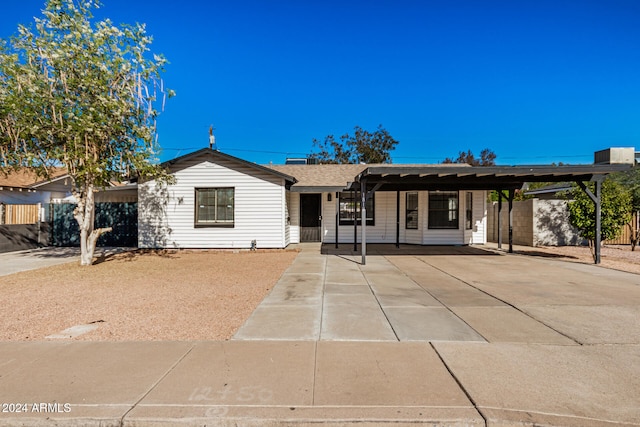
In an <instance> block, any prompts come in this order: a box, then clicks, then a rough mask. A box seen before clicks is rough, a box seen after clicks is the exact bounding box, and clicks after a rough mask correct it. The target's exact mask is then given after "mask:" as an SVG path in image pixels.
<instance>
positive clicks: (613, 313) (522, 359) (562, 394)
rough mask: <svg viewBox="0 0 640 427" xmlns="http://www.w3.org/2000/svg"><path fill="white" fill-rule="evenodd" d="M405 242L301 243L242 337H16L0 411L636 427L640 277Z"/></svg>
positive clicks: (6, 418)
mask: <svg viewBox="0 0 640 427" xmlns="http://www.w3.org/2000/svg"><path fill="white" fill-rule="evenodd" d="M401 249H402V250H400V251H398V250H389V248H388V247H376V246H372V247H371V248H370V256H369V259H368V263H367V265H366V266H361V265H359V264H358V263H357V262H356V261H357V258H358V257H357V255H354V254H352V253H351V252H350V249H349V248H341V249H339V250H338V251H333V250H332V251H331V252H333V253H332V254H321V253H320V248H319V247H313V246H307V247H304V248H303V251H302V252H301V253H300V254H299V256H298V257H297V258H296V260H295V262H294V263H293V265H292V266H291V267H290V268H289V269H288V270H287V272H286V273H285V274H284V275H283V276H282V278H281V280H280V282H279V283H278V284H277V285H276V286H275V287H274V289H273V290H272V292H271V294H270V295H269V296H268V297H267V298H266V299H265V300H264V302H263V303H262V304H261V305H260V306H259V307H258V309H257V310H256V311H255V312H254V314H253V316H252V317H251V318H250V319H249V320H248V321H247V323H246V324H245V325H244V326H243V327H242V328H241V329H240V330H239V331H238V333H237V334H236V336H235V337H234V340H231V341H225V342H144V343H138V342H126V343H118V342H79V341H66V342H61V341H55V342H2V343H0V404H2V405H3V406H2V407H0V425H34V426H35V425H38V426H41V425H100V426H111V425H114V426H121V425H124V426H159V425H163V426H169V425H190V426H191V425H192V426H201V425H207V426H236V425H239V426H264V425H300V426H302V425H312V424H318V423H323V424H325V425H328V426H342V425H348V424H358V425H359V426H377V425H394V426H404V425H406V426H408V425H420V424H424V425H459V426H463V425H464V426H473V425H478V426H480V425H504V426H506V425H524V426H534V425H552V426H607V425H608V426H617V427H619V426H625V425H628V426H632V425H633V426H640V276H638V275H633V274H629V273H623V272H619V271H613V270H607V269H603V268H600V267H597V266H592V265H581V264H573V263H563V262H558V261H554V260H552V259H546V258H534V257H525V256H518V255H499V254H496V253H495V252H494V251H486V250H482V249H478V248H430V249H429V250H426V249H424V248H422V249H421V248H419V247H406V248H401ZM325 252H327V249H326V248H325ZM18 410H21V411H22V412H18Z"/></svg>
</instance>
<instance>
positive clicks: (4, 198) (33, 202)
mask: <svg viewBox="0 0 640 427" xmlns="http://www.w3.org/2000/svg"><path fill="white" fill-rule="evenodd" d="M95 202H96V222H97V223H98V224H99V225H113V226H114V231H113V232H111V233H109V234H108V235H105V236H103V237H101V240H100V241H99V244H100V245H110V246H132V245H136V244H137V202H138V190H137V184H119V183H114V184H113V186H112V187H109V188H108V189H106V190H104V191H103V190H99V191H97V192H96V193H95ZM103 202H108V203H103ZM74 204H75V198H74V197H73V195H72V193H71V179H70V178H69V176H68V175H67V174H66V171H65V170H64V169H58V170H55V171H54V172H53V173H52V177H51V178H50V179H42V177H38V176H37V175H36V174H35V173H33V171H31V170H29V169H21V170H19V171H11V172H9V173H8V174H6V175H5V174H2V173H0V252H6V251H13V250H21V249H31V248H35V247H38V246H43V245H47V244H51V245H55V246H75V245H77V244H78V231H77V223H76V220H75V219H74V218H73V209H74V206H75V205H74Z"/></svg>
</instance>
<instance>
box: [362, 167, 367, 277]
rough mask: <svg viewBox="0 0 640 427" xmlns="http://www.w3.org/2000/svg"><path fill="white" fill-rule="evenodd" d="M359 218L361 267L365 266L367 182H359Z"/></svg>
mask: <svg viewBox="0 0 640 427" xmlns="http://www.w3.org/2000/svg"><path fill="white" fill-rule="evenodd" d="M360 218H361V220H362V223H361V227H362V231H361V233H362V238H361V240H362V241H361V242H360V248H361V250H362V265H366V264H367V180H365V179H363V180H362V181H360Z"/></svg>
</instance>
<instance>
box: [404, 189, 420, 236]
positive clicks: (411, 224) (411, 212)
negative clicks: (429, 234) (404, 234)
mask: <svg viewBox="0 0 640 427" xmlns="http://www.w3.org/2000/svg"><path fill="white" fill-rule="evenodd" d="M406 211H407V212H406V214H407V217H406V221H405V228H407V229H413V230H417V229H418V193H407V200H406Z"/></svg>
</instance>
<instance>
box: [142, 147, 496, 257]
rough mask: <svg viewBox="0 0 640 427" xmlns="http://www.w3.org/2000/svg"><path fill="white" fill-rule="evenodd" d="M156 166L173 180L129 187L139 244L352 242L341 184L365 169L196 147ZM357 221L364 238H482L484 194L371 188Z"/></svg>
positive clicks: (351, 201) (355, 202)
mask: <svg viewBox="0 0 640 427" xmlns="http://www.w3.org/2000/svg"><path fill="white" fill-rule="evenodd" d="M164 166H165V167H167V168H168V169H169V171H170V173H171V174H172V175H173V176H174V178H175V183H172V184H168V185H167V184H162V183H159V182H157V181H155V180H152V181H148V182H143V183H139V185H138V206H139V217H138V218H139V223H138V230H139V238H138V245H139V247H142V248H250V247H251V246H252V245H256V246H257V247H259V248H284V247H286V246H288V245H289V244H292V243H299V242H304V241H318V242H323V243H335V242H336V239H337V240H338V242H340V243H353V241H354V234H356V233H354V228H355V227H356V226H357V227H358V228H360V227H361V224H359V223H360V221H358V224H354V218H355V217H356V213H355V211H356V210H358V211H359V209H360V201H359V195H357V193H355V192H353V191H349V190H347V189H348V186H349V183H350V182H352V181H354V178H355V177H356V176H357V175H358V174H360V173H361V172H363V170H365V169H367V168H370V167H371V166H375V165H281V166H273V165H270V166H260V165H257V164H254V163H250V162H247V161H245V160H242V159H239V158H237V157H233V156H230V155H227V154H224V153H221V152H219V151H215V150H211V149H202V150H199V151H196V152H194V153H191V154H187V155H185V156H182V157H179V158H177V159H175V160H172V161H170V162H166V163H165V164H164ZM386 166H389V165H386ZM402 166H403V167H404V166H406V165H402ZM420 166H422V167H428V165H420ZM389 167H392V166H389ZM437 167H438V168H442V167H443V165H437ZM461 167H462V166H460V165H456V166H452V167H451V168H450V169H451V170H459V169H460V168H461ZM358 215H359V214H358ZM366 224H367V233H368V234H367V235H368V237H367V241H368V242H369V243H396V242H397V241H398V240H399V243H413V244H421V245H430V244H442V245H467V244H482V243H485V242H486V191H485V190H475V191H468V190H460V191H458V190H456V191H451V190H449V191H433V190H432V191H425V190H422V191H417V190H416V191H412V190H411V191H378V192H375V194H373V196H372V197H371V198H370V199H369V201H368V203H367V218H366ZM355 238H356V239H357V240H358V241H359V240H360V234H359V233H357V234H356V237H355Z"/></svg>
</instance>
